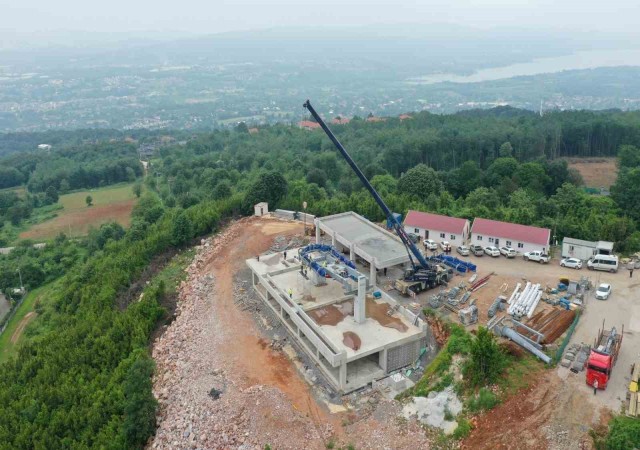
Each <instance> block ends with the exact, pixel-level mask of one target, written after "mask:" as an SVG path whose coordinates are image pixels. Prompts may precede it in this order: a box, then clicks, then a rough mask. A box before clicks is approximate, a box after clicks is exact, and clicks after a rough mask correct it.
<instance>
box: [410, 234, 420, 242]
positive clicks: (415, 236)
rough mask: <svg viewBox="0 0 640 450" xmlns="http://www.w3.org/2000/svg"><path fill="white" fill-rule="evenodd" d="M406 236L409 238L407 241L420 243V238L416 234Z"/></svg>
mask: <svg viewBox="0 0 640 450" xmlns="http://www.w3.org/2000/svg"><path fill="white" fill-rule="evenodd" d="M407 235H408V236H409V239H411V242H413V243H414V244H417V243H418V242H420V236H418V235H417V234H414V233H407Z"/></svg>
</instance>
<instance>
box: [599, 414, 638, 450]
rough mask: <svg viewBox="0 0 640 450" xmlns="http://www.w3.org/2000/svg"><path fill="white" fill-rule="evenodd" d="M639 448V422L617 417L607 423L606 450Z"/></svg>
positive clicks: (629, 418)
mask: <svg viewBox="0 0 640 450" xmlns="http://www.w3.org/2000/svg"><path fill="white" fill-rule="evenodd" d="M639 447H640V420H638V419H633V418H631V417H623V416H617V417H614V418H613V419H611V422H609V435H608V436H607V438H606V445H605V448H606V449H607V450H625V449H629V448H639Z"/></svg>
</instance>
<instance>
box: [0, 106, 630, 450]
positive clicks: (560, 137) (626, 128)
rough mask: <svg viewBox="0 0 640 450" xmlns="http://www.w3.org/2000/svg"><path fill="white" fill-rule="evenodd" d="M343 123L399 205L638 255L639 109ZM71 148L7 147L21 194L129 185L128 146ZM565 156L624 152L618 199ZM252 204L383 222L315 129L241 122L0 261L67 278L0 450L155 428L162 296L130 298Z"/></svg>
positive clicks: (168, 155)
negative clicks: (124, 202) (80, 234)
mask: <svg viewBox="0 0 640 450" xmlns="http://www.w3.org/2000/svg"><path fill="white" fill-rule="evenodd" d="M335 130H336V133H337V134H338V136H339V138H340V139H341V140H342V141H343V143H344V144H345V146H346V147H347V148H348V150H349V151H350V152H351V153H352V154H353V156H354V158H355V159H356V161H357V162H358V164H359V165H360V166H361V167H362V168H363V169H364V171H365V172H366V174H367V176H368V177H370V178H371V180H372V182H373V184H374V185H375V186H376V187H377V189H378V190H379V191H380V193H381V194H382V195H383V196H384V198H385V200H386V201H387V202H388V203H389V205H390V207H391V208H392V209H393V210H395V211H398V212H402V213H405V212H406V210H407V209H409V208H412V209H421V210H430V211H438V212H442V213H446V214H452V215H457V216H462V217H470V218H473V217H488V218H499V219H504V220H510V221H515V222H519V223H533V224H539V225H545V226H549V227H551V228H552V229H553V230H554V234H555V235H556V237H557V238H558V239H560V238H561V237H562V236H565V235H571V236H572V237H577V238H586V239H610V240H613V241H615V242H616V245H617V249H618V250H619V251H623V252H630V251H635V250H638V249H640V232H639V231H638V224H639V223H640V215H639V214H640V213H639V212H638V211H640V204H639V202H640V200H639V199H640V192H638V191H639V190H640V150H639V147H640V116H638V114H636V113H620V112H602V113H588V112H567V113H553V114H550V115H548V116H545V117H543V118H540V117H538V116H536V115H533V114H530V113H527V112H523V111H517V110H512V109H509V108H502V109H497V110H494V111H490V112H473V113H465V114H456V115H453V116H434V115H431V114H427V113H420V114H416V115H415V116H414V118H413V119H410V120H405V121H402V122H401V121H399V120H396V119H388V120H387V121H386V122H378V123H369V122H365V121H362V120H357V119H356V120H353V121H352V122H351V123H350V124H349V125H347V126H336V127H335ZM71 147H72V148H69V149H65V150H59V151H52V153H51V156H50V158H51V160H48V163H46V164H45V163H44V162H43V161H39V160H38V158H39V157H40V155H33V154H30V153H29V152H27V153H25V154H23V153H14V154H13V155H10V156H8V157H6V158H5V159H3V166H2V167H3V168H9V169H14V170H16V171H18V172H19V173H20V174H21V176H22V177H23V178H22V180H21V183H23V184H25V185H26V186H27V187H28V188H29V191H30V193H29V194H28V195H31V196H38V195H44V196H45V197H47V196H49V197H50V196H51V195H50V194H52V189H51V188H53V190H56V192H57V190H59V189H60V188H61V187H64V186H61V184H62V180H66V181H67V182H68V183H69V185H70V186H69V187H70V188H71V180H72V174H75V173H77V171H80V170H83V171H84V172H85V173H93V174H94V175H92V176H91V177H89V178H87V179H86V180H85V181H83V182H80V184H82V183H96V179H98V181H97V183H98V185H100V180H103V181H104V183H110V182H112V181H113V180H116V179H118V177H119V176H124V177H128V178H127V179H129V177H131V176H132V173H131V172H129V171H128V170H127V169H128V168H130V169H131V171H132V172H133V176H134V177H135V176H138V175H139V174H140V172H139V171H138V169H136V168H135V167H134V166H130V165H127V164H126V161H129V160H132V158H133V157H134V156H135V155H133V154H132V153H133V152H135V149H134V148H133V147H131V146H130V145H129V144H127V143H125V142H123V141H119V142H99V143H87V144H82V145H78V146H75V145H74V146H71ZM569 155H571V156H577V155H579V156H612V155H619V158H620V172H619V178H618V181H617V183H616V185H615V186H613V187H612V195H611V196H610V197H605V196H593V195H589V194H587V193H585V192H584V191H583V190H582V189H581V188H580V187H579V186H580V177H579V176H578V175H577V174H576V173H574V172H573V171H571V170H570V169H569V168H568V167H567V163H566V162H565V161H564V160H562V159H557V158H558V157H560V156H569ZM136 161H137V160H136ZM120 163H122V164H120ZM138 166H139V165H137V166H136V167H138ZM48 168H50V170H48ZM92 170H95V172H92ZM114 173H117V174H119V175H117V176H115V175H113V174H114ZM73 179H75V178H73ZM78 179H83V178H82V177H79V178H78ZM43 191H44V192H43ZM7 195H8V196H11V195H12V194H10V193H9V194H7ZM18 197H19V198H20V196H18ZM12 198H13V197H12ZM0 200H2V197H0ZM258 201H268V202H269V203H270V206H271V207H284V208H287V209H294V210H297V209H300V207H301V204H302V202H303V201H307V202H308V204H309V208H308V209H309V211H310V212H311V213H315V214H320V215H323V214H331V213H336V212H341V211H345V210H354V211H358V212H360V213H361V214H363V215H365V216H367V217H369V218H371V219H373V220H381V219H382V218H383V217H382V215H381V212H380V211H379V208H378V207H377V205H376V204H375V203H374V202H373V200H372V199H371V198H370V196H369V194H367V193H366V192H365V191H364V190H363V189H362V186H361V185H360V184H359V181H358V180H357V178H356V177H355V176H354V175H353V173H352V172H351V171H350V169H349V168H348V166H346V164H345V163H344V162H343V161H342V160H341V158H339V157H338V156H337V153H336V151H335V150H334V148H333V147H332V145H331V143H330V142H329V141H328V139H326V137H325V136H324V134H322V132H319V131H311V132H309V131H306V130H301V129H297V128H293V127H287V126H273V127H265V128H262V129H260V130H259V132H258V133H249V132H248V130H247V128H246V126H238V127H237V129H234V130H223V131H217V132H213V133H206V134H199V135H195V136H193V137H192V138H191V139H189V140H188V142H187V143H186V145H178V144H174V145H167V146H164V147H162V148H161V149H160V152H159V154H158V155H157V156H156V157H155V158H154V159H152V161H151V167H150V172H149V174H148V175H147V176H146V177H145V181H144V192H143V194H142V196H141V197H140V199H139V201H138V203H137V205H136V207H135V208H134V211H133V213H132V222H131V226H130V227H129V228H128V229H127V230H125V229H123V228H122V227H120V226H119V225H116V224H106V225H103V226H102V227H101V228H100V229H97V230H93V231H91V232H90V233H89V236H88V237H86V238H84V239H79V240H73V241H70V240H68V239H66V237H65V236H63V235H61V236H59V237H58V238H57V239H56V240H55V241H54V242H51V243H49V245H48V246H47V247H46V248H45V249H41V250H37V249H33V248H31V247H30V246H29V245H27V244H25V245H23V246H19V248H18V249H16V250H14V252H13V253H11V254H10V255H8V256H0V270H2V271H3V273H4V271H5V269H6V268H7V267H13V266H17V267H22V268H24V269H27V268H28V269H29V274H30V275H29V278H28V280H27V283H28V285H29V287H30V288H33V287H36V286H39V285H41V284H43V283H48V282H51V281H52V280H55V279H57V280H58V281H57V282H54V284H53V285H51V289H50V290H49V292H51V294H50V295H49V296H48V298H46V299H42V301H41V302H39V305H38V308H39V311H38V312H39V316H38V318H37V319H36V321H35V322H34V324H33V326H32V327H30V329H29V333H28V334H29V339H28V340H27V341H26V342H25V344H24V345H23V346H22V347H21V349H20V351H19V353H18V355H17V356H16V357H14V358H11V359H10V360H9V361H7V362H6V363H4V364H2V365H0V449H5V448H6V449H16V448H19V449H22V448H24V449H26V448H141V447H142V446H143V445H144V443H145V442H146V440H147V438H148V437H149V436H150V435H151V434H152V433H153V432H154V429H155V419H154V418H155V408H156V403H155V399H154V398H153V395H152V392H151V379H150V376H151V374H152V372H153V362H152V360H151V359H150V357H149V353H148V344H149V339H150V336H151V333H152V331H153V329H154V327H155V326H156V324H157V322H158V320H159V319H160V318H161V317H162V315H163V311H162V308H161V307H160V303H161V300H162V298H163V296H164V295H165V292H164V287H163V286H162V284H159V285H158V284H153V283H152V284H150V285H149V286H148V287H147V288H146V291H145V295H144V297H143V298H142V300H141V301H139V302H134V303H131V304H127V303H126V302H125V301H123V299H124V298H127V296H126V295H124V293H125V292H126V290H127V289H128V288H129V286H130V285H131V283H132V282H133V281H135V280H137V279H138V278H139V277H140V275H141V273H142V271H143V269H144V268H145V267H147V266H148V265H149V263H150V262H151V261H152V260H153V259H154V258H155V257H157V256H158V255H161V254H163V253H165V252H168V251H171V249H173V248H176V247H177V248H179V247H181V246H183V245H187V244H188V243H189V242H190V241H191V240H192V239H193V238H195V237H197V236H201V235H203V234H206V233H211V232H213V231H215V230H217V229H218V228H219V227H220V225H221V224H222V223H223V221H224V220H225V219H226V218H229V217H232V216H236V215H239V214H243V213H250V212H251V207H252V205H253V204H254V203H256V202H258ZM9 208H10V207H9ZM38 252H40V253H38ZM7 270H8V269H7ZM9 271H10V270H9ZM15 276H16V275H15V273H7V274H6V276H4V277H3V278H0V283H1V284H2V286H0V287H2V288H4V289H8V288H10V287H12V286H15V285H16V283H17V282H18V281H17V280H16V278H15Z"/></svg>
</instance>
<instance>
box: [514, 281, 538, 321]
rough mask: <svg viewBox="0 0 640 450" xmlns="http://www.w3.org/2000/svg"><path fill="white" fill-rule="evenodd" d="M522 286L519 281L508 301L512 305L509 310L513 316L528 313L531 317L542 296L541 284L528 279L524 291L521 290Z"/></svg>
mask: <svg viewBox="0 0 640 450" xmlns="http://www.w3.org/2000/svg"><path fill="white" fill-rule="evenodd" d="M520 286H521V285H520V283H518V285H517V286H516V288H515V289H514V291H513V294H511V297H510V298H509V301H508V303H509V305H510V306H509V309H508V312H509V314H511V315H512V316H515V315H518V316H524V315H525V314H526V315H527V317H529V318H531V316H532V315H533V311H534V310H535V309H536V307H537V306H538V303H539V302H540V298H541V297H542V291H541V290H540V284H531V282H529V281H528V282H527V284H526V285H525V287H524V289H523V290H522V292H519V290H520Z"/></svg>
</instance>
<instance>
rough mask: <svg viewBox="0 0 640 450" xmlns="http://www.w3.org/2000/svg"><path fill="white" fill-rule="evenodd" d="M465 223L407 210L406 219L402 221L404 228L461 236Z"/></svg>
mask: <svg viewBox="0 0 640 450" xmlns="http://www.w3.org/2000/svg"><path fill="white" fill-rule="evenodd" d="M467 222H468V221H467V219H459V218H457V217H449V216H441V215H440V214H432V213H426V212H422V211H411V210H409V212H408V213H407V217H406V218H405V219H404V224H405V226H410V227H415V228H423V229H425V230H436V231H445V232H447V233H452V234H463V231H464V227H465V225H466V224H467Z"/></svg>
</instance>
